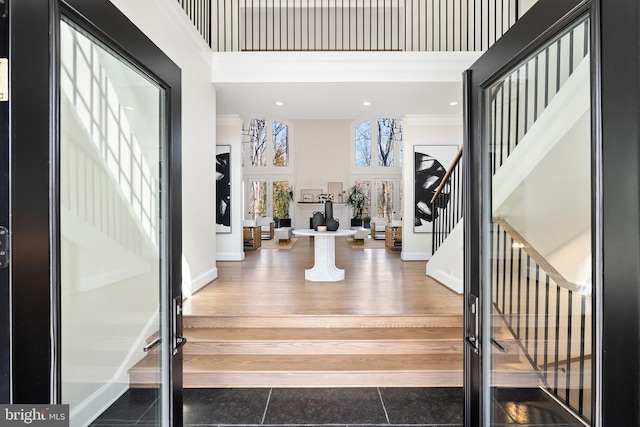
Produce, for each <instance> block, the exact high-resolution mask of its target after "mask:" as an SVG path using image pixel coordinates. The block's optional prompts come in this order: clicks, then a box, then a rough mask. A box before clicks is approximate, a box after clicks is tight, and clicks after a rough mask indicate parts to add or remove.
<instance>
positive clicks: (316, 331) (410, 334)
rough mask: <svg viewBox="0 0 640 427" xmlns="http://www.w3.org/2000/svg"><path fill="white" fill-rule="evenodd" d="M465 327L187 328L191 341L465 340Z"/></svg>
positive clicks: (187, 334)
mask: <svg viewBox="0 0 640 427" xmlns="http://www.w3.org/2000/svg"><path fill="white" fill-rule="evenodd" d="M462 331H463V329H462V328H459V327H443V328H270V329H267V328H264V329H263V328H198V329H185V331H184V333H185V335H186V336H187V338H188V340H189V342H214V341H267V342H268V341H295V342H301V341H343V340H349V341H369V340H376V341H377V340H393V341H405V340H450V341H460V340H462Z"/></svg>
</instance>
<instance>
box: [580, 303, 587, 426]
mask: <svg viewBox="0 0 640 427" xmlns="http://www.w3.org/2000/svg"><path fill="white" fill-rule="evenodd" d="M586 300H587V298H586V297H585V296H581V297H580V372H579V374H580V376H579V379H578V390H579V392H578V413H579V414H580V415H583V414H584V383H585V379H584V377H585V375H584V374H585V372H584V361H585V335H586V317H587V316H586Z"/></svg>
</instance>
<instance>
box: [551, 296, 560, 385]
mask: <svg viewBox="0 0 640 427" xmlns="http://www.w3.org/2000/svg"><path fill="white" fill-rule="evenodd" d="M555 327H556V332H555V349H554V351H555V357H554V363H553V365H554V368H555V369H554V374H553V392H554V393H555V394H556V395H558V375H559V373H560V372H559V371H560V286H558V284H556V324H555Z"/></svg>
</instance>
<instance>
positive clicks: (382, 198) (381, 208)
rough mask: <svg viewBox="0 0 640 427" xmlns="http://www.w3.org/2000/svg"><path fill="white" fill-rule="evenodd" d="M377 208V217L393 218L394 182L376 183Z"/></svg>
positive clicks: (382, 181)
mask: <svg viewBox="0 0 640 427" xmlns="http://www.w3.org/2000/svg"><path fill="white" fill-rule="evenodd" d="M376 188H377V200H376V201H377V208H378V213H377V214H376V216H378V217H384V218H390V219H391V218H393V181H386V180H379V181H376Z"/></svg>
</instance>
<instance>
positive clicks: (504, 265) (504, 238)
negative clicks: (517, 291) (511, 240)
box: [501, 227, 507, 314]
mask: <svg viewBox="0 0 640 427" xmlns="http://www.w3.org/2000/svg"><path fill="white" fill-rule="evenodd" d="M501 232H502V250H503V253H502V257H501V258H502V285H503V286H504V290H503V292H502V313H503V314H504V313H506V311H507V232H506V231H504V230H502V227H501Z"/></svg>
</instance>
